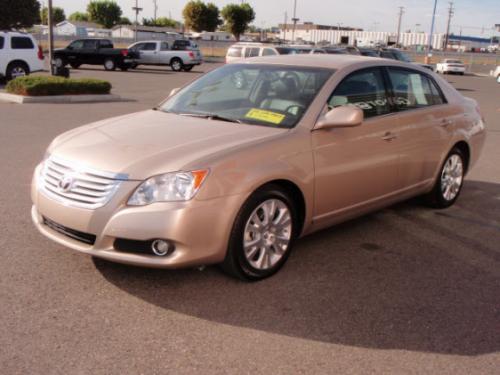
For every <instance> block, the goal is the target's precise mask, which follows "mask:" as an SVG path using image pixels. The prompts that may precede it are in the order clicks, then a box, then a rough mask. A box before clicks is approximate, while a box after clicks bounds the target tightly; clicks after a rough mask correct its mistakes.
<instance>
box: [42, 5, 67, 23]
mask: <svg viewBox="0 0 500 375" xmlns="http://www.w3.org/2000/svg"><path fill="white" fill-rule="evenodd" d="M40 18H41V20H42V25H48V24H49V8H47V7H43V8H42V11H41V12H40ZM65 19H66V14H64V9H63V8H59V7H52V23H53V24H54V25H56V24H58V23H59V22H62V21H64V20H65Z"/></svg>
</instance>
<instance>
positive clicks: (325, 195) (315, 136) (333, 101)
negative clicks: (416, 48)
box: [312, 68, 399, 226]
mask: <svg viewBox="0 0 500 375" xmlns="http://www.w3.org/2000/svg"><path fill="white" fill-rule="evenodd" d="M341 105H356V106H358V107H359V108H361V109H362V110H363V113H364V116H365V119H364V121H363V123H362V124H361V125H360V126H357V127H350V128H347V127H346V128H332V129H320V130H314V131H313V132H312V148H313V154H314V167H315V207H314V222H315V224H317V225H319V226H322V224H326V225H328V223H331V222H334V221H335V220H336V218H337V217H341V216H344V214H345V215H348V214H349V213H351V212H352V213H354V212H358V211H359V210H362V209H363V208H366V207H373V206H374V205H377V204H378V203H380V202H382V201H384V200H385V199H390V197H391V196H393V195H394V193H395V192H396V190H397V187H398V166H399V142H398V138H397V137H398V131H399V129H398V127H399V122H398V120H397V116H394V114H393V113H392V112H391V105H390V103H389V101H388V98H387V90H386V84H385V81H384V76H383V73H382V70H381V69H380V68H370V69H363V70H360V71H356V72H354V73H351V74H350V75H349V76H347V77H346V78H345V79H344V80H343V81H342V82H341V83H340V84H339V85H338V86H337V87H336V89H335V90H334V92H333V94H332V96H331V97H330V99H329V102H328V107H329V108H333V107H337V106H341Z"/></svg>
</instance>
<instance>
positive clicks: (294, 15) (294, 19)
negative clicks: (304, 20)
mask: <svg viewBox="0 0 500 375" xmlns="http://www.w3.org/2000/svg"><path fill="white" fill-rule="evenodd" d="M292 21H293V29H292V43H295V29H296V27H297V22H298V21H299V19H298V18H297V0H294V1H293V18H292Z"/></svg>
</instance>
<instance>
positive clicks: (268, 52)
mask: <svg viewBox="0 0 500 375" xmlns="http://www.w3.org/2000/svg"><path fill="white" fill-rule="evenodd" d="M274 55H277V53H276V51H274V50H273V49H272V48H264V49H263V50H262V56H274Z"/></svg>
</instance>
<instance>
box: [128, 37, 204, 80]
mask: <svg viewBox="0 0 500 375" xmlns="http://www.w3.org/2000/svg"><path fill="white" fill-rule="evenodd" d="M177 42H178V41H174V42H169V41H161V40H148V41H141V42H136V43H134V44H132V45H130V46H129V47H128V49H129V51H133V52H137V53H139V58H137V59H135V62H134V65H133V66H132V67H133V68H135V67H137V66H138V65H168V66H170V67H171V68H172V70H173V71H175V72H179V71H181V70H184V71H186V72H189V71H190V70H191V69H193V67H194V66H195V65H200V64H201V63H202V62H203V57H202V55H201V52H200V50H199V49H198V46H197V45H196V44H194V43H192V42H190V43H189V45H186V43H177ZM182 42H184V41H182Z"/></svg>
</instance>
